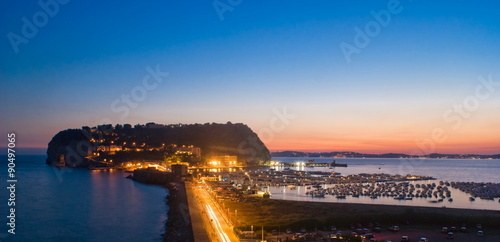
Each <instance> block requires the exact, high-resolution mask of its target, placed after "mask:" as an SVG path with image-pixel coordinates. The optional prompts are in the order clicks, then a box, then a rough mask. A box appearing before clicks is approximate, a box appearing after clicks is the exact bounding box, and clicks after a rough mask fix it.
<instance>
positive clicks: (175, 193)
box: [163, 182, 194, 242]
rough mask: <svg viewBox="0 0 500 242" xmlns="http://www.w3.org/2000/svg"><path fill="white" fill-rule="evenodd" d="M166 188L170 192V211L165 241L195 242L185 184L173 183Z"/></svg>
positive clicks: (164, 236)
mask: <svg viewBox="0 0 500 242" xmlns="http://www.w3.org/2000/svg"><path fill="white" fill-rule="evenodd" d="M166 188H167V189H168V191H169V195H168V196H167V205H168V207H169V209H168V213H167V215H168V217H167V221H166V222H165V233H164V234H163V241H165V242H167V241H168V242H174V241H175V242H177V241H179V242H181V241H182V242H184V241H185V242H194V236H193V228H192V226H191V219H190V216H189V207H188V203H187V195H186V187H185V184H184V182H171V183H169V184H168V185H166Z"/></svg>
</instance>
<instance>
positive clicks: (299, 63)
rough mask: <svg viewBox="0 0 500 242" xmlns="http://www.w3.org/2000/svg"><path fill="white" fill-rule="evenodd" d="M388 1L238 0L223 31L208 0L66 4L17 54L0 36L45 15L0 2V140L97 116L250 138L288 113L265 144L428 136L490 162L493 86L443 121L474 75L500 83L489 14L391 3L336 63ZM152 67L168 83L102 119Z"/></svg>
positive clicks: (31, 142) (495, 128) (360, 145)
mask: <svg viewBox="0 0 500 242" xmlns="http://www.w3.org/2000/svg"><path fill="white" fill-rule="evenodd" d="M222 2H226V1H222ZM388 2H389V1H370V3H366V2H365V1H352V0H349V1H347V0H346V1H315V2H314V3H312V2H310V1H286V3H285V1H273V2H269V1H248V0H243V1H242V3H241V4H240V5H238V6H234V10H233V11H230V12H226V13H225V14H224V20H223V21H221V19H220V18H219V16H218V14H217V11H216V10H215V9H214V6H213V5H212V1H147V2H141V3H138V2H120V3H117V2H97V1H91V2H88V1H85V2H82V1H70V2H69V3H67V4H65V5H60V6H59V11H58V13H57V14H56V15H55V16H54V17H51V18H49V20H48V22H47V24H46V25H45V26H42V27H40V28H39V29H38V33H37V34H36V36H34V37H33V38H30V39H29V40H28V43H27V44H20V45H19V52H18V53H15V51H14V50H13V48H12V45H11V43H10V42H9V39H8V37H7V35H8V33H10V32H12V33H15V34H19V35H20V34H21V29H22V27H23V22H22V21H21V18H22V17H23V16H25V17H27V18H28V19H32V17H33V15H34V14H35V13H37V12H38V11H41V10H42V8H41V7H40V6H39V5H38V4H37V3H36V1H12V0H8V1H3V2H2V3H0V34H2V36H3V37H2V38H1V40H0V53H2V54H1V56H0V79H1V83H2V84H1V88H0V94H1V96H0V98H1V103H2V104H1V107H0V111H1V113H2V118H1V120H0V124H1V127H0V134H6V133H7V132H10V131H15V132H17V133H18V137H19V141H18V145H19V146H20V147H41V148H43V147H46V145H47V143H48V142H49V141H50V139H51V138H52V136H53V135H54V134H55V133H57V132H58V131H59V130H62V129H67V128H79V127H81V126H83V125H90V126H93V125H97V124H100V123H101V122H102V121H103V120H104V119H107V120H110V121H111V122H112V123H113V124H116V123H131V124H136V123H146V122H150V121H152V122H156V123H196V122H198V123H206V122H227V121H232V122H242V123H246V124H248V125H249V126H250V127H251V128H252V129H254V131H256V132H257V133H259V132H265V130H266V129H269V128H270V120H272V119H273V117H274V116H275V114H273V109H278V110H282V109H283V108H284V107H286V109H287V111H288V113H290V114H293V115H294V117H295V118H294V119H291V120H290V122H289V124H288V125H286V127H285V128H284V130H279V131H278V130H275V131H273V134H272V136H271V137H266V138H265V139H264V142H265V143H266V144H267V146H268V147H269V148H271V149H273V150H282V149H295V150H318V151H319V150H351V151H360V152H373V153H383V152H404V153H410V152H413V151H415V150H419V149H420V150H422V149H421V148H419V146H418V143H419V142H420V141H422V140H425V139H428V138H431V132H432V130H434V129H436V128H440V129H443V130H445V132H446V136H447V139H446V141H443V142H440V143H438V144H436V146H435V149H433V150H432V151H435V152H455V153H500V125H498V123H500V112H499V111H500V86H498V87H496V89H498V90H496V91H494V92H493V93H491V95H490V97H489V98H487V99H485V100H481V101H480V105H479V108H477V109H475V110H474V111H473V112H469V114H470V116H469V117H468V118H463V120H462V123H461V125H460V127H458V128H454V127H453V124H454V123H451V122H446V120H444V119H443V114H444V113H445V112H446V111H447V110H448V109H450V108H452V107H453V105H455V104H460V103H462V102H463V101H464V100H465V99H466V98H468V97H470V96H471V95H472V96H473V95H474V90H475V88H476V87H477V86H478V85H480V81H479V79H478V76H485V77H487V76H488V75H490V74H491V75H492V80H493V81H497V82H500V78H499V77H500V73H499V66H498V64H499V63H500V48H499V47H500V46H499V43H500V15H498V9H499V5H500V4H497V3H493V1H488V2H486V3H481V4H478V3H477V2H474V1H453V3H450V2H445V3H436V2H433V1H400V4H401V7H402V8H403V10H402V12H401V13H399V14H395V15H392V18H391V21H390V22H389V24H388V26H387V27H382V28H381V31H380V33H379V34H378V35H376V36H374V37H372V38H371V41H370V44H369V45H368V46H367V47H366V48H363V49H362V51H361V53H360V54H355V55H352V61H351V62H350V63H348V62H347V61H346V59H345V57H344V55H343V53H342V51H341V49H340V47H339V45H340V43H341V42H346V43H349V44H353V39H354V37H355V34H356V33H355V31H354V28H355V27H360V28H362V29H363V28H364V26H365V25H366V24H367V23H369V22H370V21H373V20H374V18H373V17H372V15H370V12H371V11H376V12H378V11H381V10H386V9H387V4H388ZM156 65H159V66H160V69H161V70H162V71H164V72H168V73H169V74H170V75H169V76H168V77H167V78H165V81H164V82H162V83H161V84H160V85H159V86H158V87H157V88H155V89H154V90H151V91H148V92H147V97H146V98H145V100H144V101H142V102H139V103H138V106H137V107H136V108H134V109H131V111H130V114H129V115H127V116H126V117H125V118H123V116H121V114H122V113H117V112H113V111H112V109H111V104H112V103H113V101H114V100H116V99H119V98H120V97H121V96H122V95H124V94H125V95H126V94H130V93H131V91H132V90H133V89H134V88H135V87H137V86H140V85H141V83H142V79H143V78H144V77H145V76H146V75H147V74H148V72H147V71H146V70H145V68H146V67H148V66H150V67H153V68H154V67H155V66H156ZM5 144H6V141H5V140H3V139H1V142H0V146H5ZM424 151H425V149H424ZM429 151H431V150H429Z"/></svg>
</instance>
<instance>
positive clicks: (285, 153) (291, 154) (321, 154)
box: [271, 151, 500, 159]
mask: <svg viewBox="0 0 500 242" xmlns="http://www.w3.org/2000/svg"><path fill="white" fill-rule="evenodd" d="M271 156H272V157H311V158H397V159H409V158H414V159H500V154H494V155H478V154H440V153H432V154H428V155H422V156H414V155H408V154H402V153H385V154H366V153H358V152H349V151H332V152H302V151H274V152H271Z"/></svg>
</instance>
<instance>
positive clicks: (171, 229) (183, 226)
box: [132, 169, 194, 242]
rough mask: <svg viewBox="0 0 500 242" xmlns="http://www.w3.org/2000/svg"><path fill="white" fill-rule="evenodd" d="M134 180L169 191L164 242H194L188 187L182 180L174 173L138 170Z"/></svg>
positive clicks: (135, 172)
mask: <svg viewBox="0 0 500 242" xmlns="http://www.w3.org/2000/svg"><path fill="white" fill-rule="evenodd" d="M132 179H133V180H134V181H137V182H141V183H145V184H152V185H161V186H164V187H165V188H167V189H168V191H169V194H168V195H167V197H166V203H167V205H168V207H169V209H168V212H167V220H166V221H165V232H164V233H163V234H162V235H163V241H168V242H194V237H193V228H192V226H191V218H190V215H189V207H188V201H187V195H186V187H185V184H184V182H183V181H182V178H181V177H180V176H178V175H176V174H175V173H172V172H163V171H157V170H154V169H138V170H135V171H134V173H133V176H132Z"/></svg>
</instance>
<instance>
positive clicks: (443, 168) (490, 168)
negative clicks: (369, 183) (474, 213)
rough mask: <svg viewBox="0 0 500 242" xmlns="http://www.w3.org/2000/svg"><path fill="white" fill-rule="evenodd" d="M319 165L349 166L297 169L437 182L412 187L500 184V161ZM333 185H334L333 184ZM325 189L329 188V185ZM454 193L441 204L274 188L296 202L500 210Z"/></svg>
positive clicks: (383, 161)
mask: <svg viewBox="0 0 500 242" xmlns="http://www.w3.org/2000/svg"><path fill="white" fill-rule="evenodd" d="M308 159H312V158H289V157H273V158H272V160H274V161H280V162H286V163H294V162H306V161H307V160H308ZM314 160H315V162H316V163H326V162H328V163H331V162H332V161H333V160H335V161H336V162H337V163H343V164H347V165H348V167H335V168H334V169H329V168H328V167H315V168H308V167H297V168H295V169H298V170H305V171H327V172H332V171H335V172H339V173H341V174H342V175H350V174H359V173H386V174H393V175H395V174H402V175H406V174H412V175H421V176H432V177H434V178H436V179H437V180H432V181H414V182H412V183H413V184H424V183H436V184H437V183H438V182H439V181H449V182H452V181H456V182H458V181H471V182H493V183H500V160H464V159H416V160H408V159H358V158H340V159H339V158H335V159H333V158H314ZM330 186H331V185H330ZM325 187H329V185H326V186H325ZM450 190H451V191H452V197H453V199H454V201H453V202H448V201H447V200H445V201H444V202H440V203H430V201H431V200H435V199H429V198H414V199H413V200H403V201H400V200H394V199H393V198H392V197H379V198H377V199H370V198H369V197H359V198H353V197H350V196H348V197H347V199H341V200H339V199H337V198H335V197H334V196H332V195H326V196H325V198H311V197H310V196H307V195H305V192H306V191H307V189H306V187H297V189H296V190H290V189H289V188H286V187H271V188H270V191H271V193H272V198H273V199H285V200H296V201H316V202H342V203H363V204H386V205H405V206H427V207H443V206H446V207H450V208H468V209H490V210H500V202H499V201H498V199H495V200H494V201H490V200H481V199H479V198H478V199H476V201H474V202H471V201H469V197H470V195H468V194H466V193H463V192H461V191H459V190H457V189H453V188H450Z"/></svg>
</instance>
